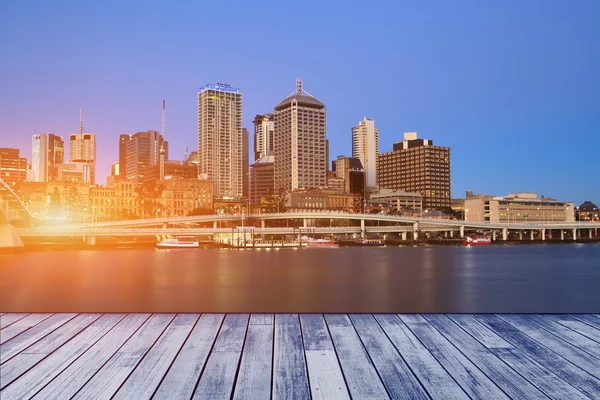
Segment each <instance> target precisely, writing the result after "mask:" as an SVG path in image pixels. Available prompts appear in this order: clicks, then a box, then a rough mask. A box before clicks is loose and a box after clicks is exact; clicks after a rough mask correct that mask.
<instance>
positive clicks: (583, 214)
mask: <svg viewBox="0 0 600 400" xmlns="http://www.w3.org/2000/svg"><path fill="white" fill-rule="evenodd" d="M576 213H577V221H600V213H599V212H598V206H597V205H595V204H594V203H592V202H591V201H588V200H586V201H584V202H583V203H581V204H580V205H579V207H577V210H576Z"/></svg>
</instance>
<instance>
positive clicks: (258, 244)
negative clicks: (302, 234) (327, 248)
mask: <svg viewBox="0 0 600 400" xmlns="http://www.w3.org/2000/svg"><path fill="white" fill-rule="evenodd" d="M304 246H306V243H304V242H302V243H300V242H299V241H298V240H255V241H248V242H244V241H241V242H240V244H239V246H238V245H237V243H234V245H233V246H232V247H240V248H248V249H250V248H257V249H259V248H282V247H304Z"/></svg>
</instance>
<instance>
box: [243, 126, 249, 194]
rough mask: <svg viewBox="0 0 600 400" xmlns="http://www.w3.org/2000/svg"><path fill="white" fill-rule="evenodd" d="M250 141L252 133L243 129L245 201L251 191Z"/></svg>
mask: <svg viewBox="0 0 600 400" xmlns="http://www.w3.org/2000/svg"><path fill="white" fill-rule="evenodd" d="M249 139H250V133H249V132H248V129H246V128H242V174H243V175H242V176H243V179H242V185H243V187H242V194H243V196H244V198H245V199H247V198H248V191H249V190H250V188H249V179H250V175H249V171H248V169H249V168H250V160H249V157H250V147H249V146H250V144H249V143H248V140H249Z"/></svg>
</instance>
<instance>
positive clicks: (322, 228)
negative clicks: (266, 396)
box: [19, 211, 600, 241]
mask: <svg viewBox="0 0 600 400" xmlns="http://www.w3.org/2000/svg"><path fill="white" fill-rule="evenodd" d="M273 221H280V222H279V223H280V224H282V221H285V225H286V226H285V227H283V226H267V225H268V224H270V225H273ZM334 221H335V223H334ZM203 225H204V226H203ZM207 225H208V226H207ZM211 225H212V226H211ZM223 225H225V226H223ZM340 225H345V226H340ZM598 228H600V223H598V222H560V223H559V222H554V223H519V224H508V223H488V222H474V221H463V220H444V219H429V218H415V217H405V216H391V215H381V214H352V213H346V212H336V211H307V212H289V213H273V214H260V215H248V214H242V215H223V214H215V215H200V216H189V217H171V218H167V219H138V220H127V221H110V222H98V223H94V224H86V225H83V224H76V225H61V226H40V227H35V228H24V229H21V230H20V231H19V234H20V235H21V236H23V237H27V236H29V237H36V236H37V237H40V236H43V237H61V236H62V237H66V236H83V237H97V236H111V237H143V236H165V235H173V236H179V235H193V236H205V237H215V236H216V235H220V234H221V235H222V234H233V233H235V232H238V233H240V232H242V231H246V232H252V233H253V234H254V235H282V236H286V235H301V234H307V233H308V234H312V235H333V236H340V235H352V236H354V237H358V236H360V237H368V236H369V235H379V236H384V237H386V236H387V235H398V236H399V237H401V238H402V240H409V239H412V240H418V239H419V238H420V237H422V236H420V235H425V237H427V238H429V237H430V236H431V235H432V234H434V233H436V234H440V233H441V234H443V235H444V237H450V238H452V237H455V235H456V236H459V237H464V236H465V234H466V233H469V232H486V233H489V234H490V235H491V236H492V240H493V241H496V240H502V241H507V240H509V239H511V235H512V236H518V239H519V240H523V238H524V235H528V236H529V239H530V240H542V241H544V240H546V239H553V238H556V239H557V238H558V237H560V239H561V240H565V239H572V240H577V239H592V238H595V237H597V236H598ZM409 235H410V238H409ZM553 235H556V236H555V237H553ZM525 238H527V237H526V236H525ZM515 239H516V237H515Z"/></svg>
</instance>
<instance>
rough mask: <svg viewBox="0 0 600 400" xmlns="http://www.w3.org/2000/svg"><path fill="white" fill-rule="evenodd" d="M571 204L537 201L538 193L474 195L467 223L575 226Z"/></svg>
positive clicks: (468, 202)
mask: <svg viewBox="0 0 600 400" xmlns="http://www.w3.org/2000/svg"><path fill="white" fill-rule="evenodd" d="M574 219H575V207H574V204H573V203H572V202H560V201H556V200H555V199H549V198H545V197H541V198H540V197H537V195H536V194H535V193H516V194H509V195H508V196H491V195H487V194H483V195H473V194H471V193H470V192H468V193H467V198H466V199H465V220H466V221H473V222H491V223H505V224H509V225H510V224H527V223H541V224H552V223H562V222H573V221H574Z"/></svg>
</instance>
